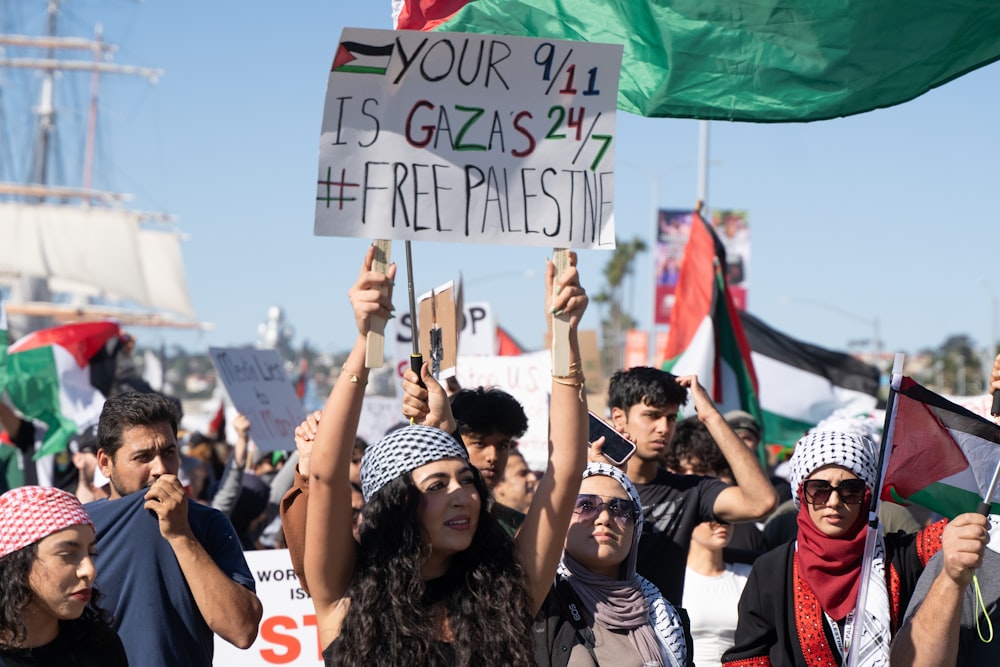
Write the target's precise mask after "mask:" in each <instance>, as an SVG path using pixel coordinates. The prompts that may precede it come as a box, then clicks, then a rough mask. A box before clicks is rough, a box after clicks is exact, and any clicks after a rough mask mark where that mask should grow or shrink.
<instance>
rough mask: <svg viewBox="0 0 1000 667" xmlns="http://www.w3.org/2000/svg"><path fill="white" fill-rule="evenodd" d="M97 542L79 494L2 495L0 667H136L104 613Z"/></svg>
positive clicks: (42, 490) (35, 491)
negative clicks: (96, 579)
mask: <svg viewBox="0 0 1000 667" xmlns="http://www.w3.org/2000/svg"><path fill="white" fill-rule="evenodd" d="M94 540H95V537H94V524H93V522H92V521H91V520H90V516H89V515H88V514H87V510H85V509H84V508H83V505H81V504H80V501H79V500H77V498H76V496H74V495H73V494H71V493H67V492H66V491H62V490H60V489H55V488H52V487H45V486H22V487H19V488H16V489H13V490H11V491H8V492H7V493H5V494H3V495H2V496H0V665H4V666H5V667H14V666H25V667H27V666H39V667H40V666H43V665H45V666H54V665H60V666H66V667H98V666H102V667H121V666H127V665H128V660H127V659H126V657H125V649H124V648H123V647H122V642H121V640H120V639H119V638H118V635H117V634H116V633H115V631H114V630H112V629H111V626H110V618H109V617H108V615H107V614H106V613H105V612H104V611H102V610H101V609H100V608H99V607H98V606H97V603H98V601H99V600H100V597H101V596H100V594H99V593H98V592H97V591H96V590H95V589H94V587H93V583H94V576H95V570H94V558H93V557H94V553H93V551H94Z"/></svg>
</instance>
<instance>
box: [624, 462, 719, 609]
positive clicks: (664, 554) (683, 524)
mask: <svg viewBox="0 0 1000 667" xmlns="http://www.w3.org/2000/svg"><path fill="white" fill-rule="evenodd" d="M727 486H728V485H727V484H726V483H725V482H723V481H721V480H719V479H716V478H714V477H702V476H700V475H675V474H673V473H671V472H667V471H666V470H664V469H662V468H661V469H660V470H659V472H658V473H657V474H656V479H654V480H653V481H652V482H650V483H649V484H636V485H635V487H636V489H638V491H639V499H640V500H641V501H642V516H643V520H644V523H643V528H642V539H640V540H639V559H638V562H637V564H636V569H637V570H638V572H639V574H641V575H642V576H644V577H646V578H647V579H649V580H650V581H651V582H653V583H654V584H655V585H656V587H657V588H659V589H660V592H661V593H662V594H663V597H665V598H667V600H669V601H670V602H671V603H672V604H673V605H674V606H675V607H680V606H682V605H681V599H682V596H683V594H684V568H685V567H686V566H687V553H688V546H689V545H690V544H691V533H692V532H693V531H694V528H695V526H697V525H698V524H699V523H702V522H703V521H711V520H712V519H714V518H715V513H714V511H713V508H714V506H715V499H716V498H717V497H718V496H719V494H720V493H721V492H722V491H723V490H724V489H726V488H727Z"/></svg>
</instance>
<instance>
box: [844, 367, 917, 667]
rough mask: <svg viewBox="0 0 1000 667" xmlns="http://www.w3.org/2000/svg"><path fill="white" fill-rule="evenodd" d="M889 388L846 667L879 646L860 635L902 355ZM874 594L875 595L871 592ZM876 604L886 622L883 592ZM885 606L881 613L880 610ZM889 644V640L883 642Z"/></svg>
mask: <svg viewBox="0 0 1000 667" xmlns="http://www.w3.org/2000/svg"><path fill="white" fill-rule="evenodd" d="M890 377H891V380H890V388H889V398H888V401H887V403H886V408H885V422H884V424H883V427H882V441H881V442H880V443H879V454H878V479H877V480H876V482H877V483H876V484H875V488H874V489H872V502H871V505H870V506H869V508H868V529H867V531H868V533H867V535H866V536H865V551H864V556H863V558H862V561H861V584H860V586H859V587H858V601H857V603H856V604H855V605H854V618H853V620H852V624H853V627H852V628H851V643H850V646H846V647H845V649H846V650H847V656H846V660H845V661H844V664H845V665H846V667H857V665H859V664H861V660H862V655H861V652H862V650H864V649H866V648H867V649H869V650H872V649H875V650H878V649H879V648H880V647H879V646H867V647H866V646H864V645H863V644H862V641H861V639H862V638H861V632H862V629H863V628H864V618H865V614H866V613H867V612H868V597H869V590H868V585H869V583H870V579H871V576H870V574H869V573H870V572H871V569H872V567H873V566H874V560H875V559H874V556H875V544H876V542H877V541H878V536H879V531H880V528H879V518H878V509H879V505H880V504H881V496H882V481H883V480H884V479H885V473H886V469H888V467H889V455H890V454H891V453H892V440H893V433H892V431H893V429H892V427H893V424H894V422H895V417H896V414H895V413H896V410H897V405H896V392H897V391H899V387H900V383H901V382H902V380H903V355H902V354H897V355H896V358H895V359H894V360H893V364H892V375H891V376H890ZM872 593H873V594H875V593H877V591H873V592H872ZM874 601H875V602H876V604H875V605H874V607H875V608H874V609H873V610H872V613H874V614H876V615H878V614H885V615H886V620H888V618H889V614H890V613H891V612H890V610H889V609H888V603H889V600H888V597H887V594H886V592H885V591H882V594H881V595H880V596H878V597H877V598H875V600H874ZM883 605H884V606H885V608H884V609H880V607H882V606H883ZM885 641H886V642H888V638H886V639H885Z"/></svg>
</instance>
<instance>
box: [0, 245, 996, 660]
mask: <svg viewBox="0 0 1000 667" xmlns="http://www.w3.org/2000/svg"><path fill="white" fill-rule="evenodd" d="M372 259H373V257H372V252H371V251H369V252H368V253H367V255H366V256H365V259H364V262H363V265H362V268H361V271H360V273H359V277H358V279H357V281H356V282H355V284H354V285H353V286H352V287H351V289H350V292H349V298H350V304H351V309H352V312H353V316H354V319H355V322H356V324H357V333H358V336H357V339H356V342H355V344H354V346H353V348H352V350H351V352H350V353H349V355H348V358H347V361H346V362H345V364H344V368H343V371H342V373H341V374H340V377H339V379H338V380H337V382H336V384H335V386H334V388H333V390H332V391H331V394H330V397H329V400H328V401H327V403H326V405H325V406H324V408H323V409H322V410H317V411H315V412H313V413H311V414H309V415H307V417H306V419H305V420H304V421H303V422H302V423H301V425H299V426H298V428H296V430H295V433H294V442H290V443H289V450H288V451H286V452H280V451H279V452H269V451H268V452H262V451H259V450H257V448H256V447H255V445H254V443H253V430H254V425H253V424H252V423H251V422H250V420H248V419H247V418H246V417H245V416H244V415H242V414H237V415H236V416H235V418H233V419H232V423H231V427H232V431H233V432H234V433H235V438H234V439H233V441H232V442H226V439H225V435H224V433H225V431H224V430H222V429H220V430H219V431H218V432H216V433H197V432H195V433H183V432H180V431H179V423H180V414H179V410H178V408H179V404H178V402H176V401H173V400H170V399H168V398H166V397H164V396H162V395H160V394H158V393H156V392H152V391H139V392H135V391H120V392H117V393H116V394H115V395H112V396H110V397H109V398H108V400H107V402H106V403H105V406H104V410H103V412H102V414H101V418H100V421H99V423H98V424H96V425H94V426H93V427H91V428H88V429H85V430H84V431H83V432H81V433H79V434H78V435H77V436H76V437H75V438H74V439H73V441H72V442H71V443H70V446H69V448H68V450H67V452H66V453H65V455H64V456H63V457H62V459H61V461H62V465H63V468H64V470H62V472H61V473H59V474H56V473H52V474H51V475H50V476H46V475H42V476H41V477H43V478H42V479H39V478H38V475H37V471H31V474H28V475H26V478H25V480H24V481H25V482H26V483H25V484H23V485H11V484H10V483H9V480H10V479H11V476H10V475H7V477H6V479H7V481H8V483H7V486H8V487H12V486H13V488H8V489H4V490H5V491H6V492H5V493H3V495H0V665H70V664H72V665H82V666H85V667H86V666H89V665H112V666H116V665H126V664H131V665H151V666H154V665H155V666H160V665H162V666H163V667H167V666H169V665H206V666H207V665H211V664H212V657H213V648H212V646H213V642H214V640H215V637H216V636H219V637H222V638H223V639H225V640H226V641H228V642H230V643H232V644H234V645H235V646H237V647H240V648H246V647H249V646H250V645H252V644H253V642H254V640H255V639H256V636H257V631H258V624H259V623H260V619H261V616H262V613H263V608H262V605H261V603H260V600H259V599H258V598H257V596H256V595H255V592H254V580H253V577H252V576H251V573H250V571H249V568H248V567H247V563H246V559H245V556H244V553H245V552H246V551H249V550H256V549H275V548H287V549H288V553H289V556H290V559H291V562H292V566H293V568H294V570H295V572H296V574H297V575H298V577H299V581H300V584H301V587H302V588H303V589H304V590H307V591H308V592H309V594H310V596H311V599H312V603H313V604H314V606H315V611H316V619H317V621H316V623H317V632H318V636H319V639H320V643H321V647H322V649H323V658H324V661H325V662H326V664H328V665H370V664H380V665H381V664H384V665H404V664H405V665H453V664H454V665H531V664H539V665H572V666H574V667H575V666H580V665H671V666H675V667H685V666H689V665H695V664H696V665H698V667H706V666H710V665H733V666H735V667H751V666H753V667H758V666H763V665H804V664H829V665H841V664H845V656H846V655H847V654H848V651H849V650H850V647H851V645H852V644H854V645H855V652H856V653H857V654H858V655H859V656H860V657H859V658H858V662H857V663H856V664H858V665H866V666H867V665H884V664H888V660H889V656H890V650H891V652H892V653H891V655H892V656H893V659H894V661H895V662H894V664H907V665H910V664H914V665H916V664H928V665H954V664H972V663H966V662H963V660H966V657H965V656H968V655H974V656H977V657H976V659H977V660H983V659H986V658H983V657H982V656H990V658H989V659H994V658H995V657H996V655H997V652H996V651H995V650H993V649H990V648H986V649H984V648H983V646H981V644H983V642H978V644H976V645H975V646H973V644H975V643H976V642H974V640H973V639H970V632H971V630H970V627H973V628H974V627H976V622H977V615H976V614H975V613H971V614H970V613H966V610H965V607H964V606H963V605H965V606H968V604H970V602H969V600H967V599H966V597H965V596H964V594H965V592H966V591H967V589H968V584H969V582H970V581H971V578H972V573H973V572H974V571H975V569H976V568H978V567H980V566H982V565H983V562H984V559H985V562H986V563H987V564H988V566H989V568H990V570H989V572H990V573H992V572H993V571H997V568H996V567H995V562H994V561H996V556H995V555H990V556H989V557H988V558H987V557H986V556H985V553H987V552H984V548H985V545H986V544H987V542H988V541H989V534H990V530H991V524H990V521H989V520H988V519H987V518H986V517H985V516H982V515H977V514H969V515H960V516H959V517H956V518H955V519H953V520H952V521H951V522H948V521H946V520H943V519H940V517H936V516H929V515H928V514H927V513H918V514H916V515H914V514H912V513H910V512H909V511H908V510H907V509H905V508H899V507H897V506H892V507H893V508H894V509H887V508H888V507H889V505H888V504H886V503H884V504H883V505H882V507H883V511H884V512H885V514H884V515H883V521H882V524H883V530H882V534H881V535H880V536H879V537H878V538H877V543H876V544H875V547H874V550H873V552H874V559H875V561H876V565H875V566H874V567H872V568H869V569H864V568H863V567H862V562H863V557H864V553H865V545H866V532H867V531H866V528H867V526H868V523H869V517H868V515H867V508H868V506H869V504H870V501H871V498H872V494H874V493H877V492H878V489H877V484H876V483H877V479H878V454H877V452H878V441H879V433H878V429H877V428H876V425H875V424H874V423H873V420H872V419H871V417H870V416H868V417H858V416H850V417H847V416H840V415H835V416H833V417H832V418H831V419H829V420H827V421H825V422H823V423H821V424H820V425H818V426H817V427H815V428H813V429H811V430H810V431H809V432H808V433H806V434H804V435H803V437H802V439H801V440H800V441H799V442H798V443H797V445H796V447H795V449H794V453H793V454H792V457H791V459H790V460H789V461H788V462H787V464H786V465H785V466H783V470H784V474H783V475H780V474H777V472H776V470H775V469H774V468H773V467H770V466H765V465H762V464H761V457H760V456H759V452H760V448H761V446H762V443H761V432H762V429H761V425H760V424H759V423H758V422H757V421H756V420H755V419H754V417H753V416H752V415H750V414H748V413H746V412H741V411H736V412H731V413H726V414H723V413H721V412H720V411H719V409H718V408H717V406H716V405H715V403H714V402H713V401H712V399H711V397H710V396H709V395H708V394H707V392H706V391H705V389H704V388H703V387H702V385H701V384H700V383H699V381H698V378H697V377H695V376H683V377H675V376H673V375H671V374H669V373H665V372H663V371H660V370H658V369H653V368H646V367H640V368H631V369H627V370H621V371H618V372H617V373H615V374H614V376H613V377H612V378H611V380H610V385H609V389H608V400H607V405H608V414H607V418H608V420H609V421H610V422H611V423H612V424H613V426H614V427H615V428H616V429H617V430H618V431H620V432H622V433H624V434H626V435H627V437H628V438H629V439H630V440H631V441H632V442H633V443H634V444H635V452H634V454H633V455H632V457H631V458H630V459H629V460H627V461H625V462H624V463H622V464H612V463H611V462H610V461H608V460H607V459H606V458H605V457H604V456H603V455H602V453H601V449H602V445H603V440H598V441H596V442H594V443H587V442H586V441H587V431H586V430H585V429H586V422H587V412H588V406H587V399H586V391H585V389H586V385H585V381H586V380H585V378H584V376H583V372H582V360H581V357H580V346H579V341H578V339H577V326H578V324H579V321H580V318H581V316H582V314H583V312H584V311H585V309H586V308H587V305H588V297H587V293H586V291H585V290H584V288H583V287H582V286H581V285H580V283H579V274H578V273H577V271H576V267H575V264H576V258H575V255H573V254H572V253H571V254H570V261H569V266H568V268H566V269H564V270H563V271H562V272H561V273H558V272H557V271H556V268H555V266H554V265H553V264H552V263H551V262H550V263H547V270H546V296H545V299H546V301H545V303H546V305H547V310H546V312H545V313H544V315H545V317H546V320H548V319H549V318H551V316H552V314H553V313H554V314H556V315H557V316H559V317H560V318H562V320H563V321H565V322H566V323H567V327H566V329H565V330H564V331H563V333H562V334H561V335H562V336H563V338H562V339H560V340H556V341H555V345H556V346H557V347H561V348H563V349H564V350H565V351H566V353H567V354H568V357H569V360H568V370H564V371H561V372H559V373H558V374H554V375H553V377H552V385H551V390H550V391H551V394H550V396H551V399H550V400H551V405H550V410H549V423H548V425H547V426H548V433H549V441H550V442H549V455H548V460H547V462H546V467H545V469H544V470H532V469H531V467H530V466H529V465H528V463H527V461H526V460H525V458H524V456H523V455H522V454H521V453H520V452H519V451H518V449H517V441H518V438H520V437H521V436H523V435H524V433H525V432H526V430H527V427H528V421H527V417H526V414H525V411H524V409H523V407H522V406H521V405H520V404H519V403H518V401H517V400H516V399H514V397H513V396H511V395H510V394H507V393H506V392H503V391H501V390H499V389H496V388H490V387H468V388H461V387H457V386H456V385H455V383H453V382H452V383H448V384H441V383H438V382H437V381H436V380H435V378H434V377H432V376H431V375H430V373H429V368H428V366H427V365H425V366H424V368H423V369H421V370H420V372H419V373H418V372H416V371H415V370H408V371H406V373H405V375H404V381H403V398H402V401H401V412H400V416H401V417H402V418H403V421H401V422H399V423H397V424H394V425H392V426H391V427H390V428H389V429H388V432H387V433H386V435H385V436H384V437H382V438H380V439H379V440H377V441H375V442H371V443H369V442H366V441H365V440H363V439H361V438H359V437H358V436H357V427H358V422H359V419H360V415H361V411H362V409H363V403H364V399H365V385H366V382H367V376H368V369H367V368H366V367H365V363H364V359H365V353H366V334H367V333H368V329H369V325H370V322H371V321H372V319H373V318H378V317H388V316H389V315H390V313H391V310H392V300H391V299H392V280H393V274H394V267H392V268H390V270H389V272H388V273H379V272H376V271H373V270H372ZM539 314H540V316H541V315H543V313H542V312H540V313H539ZM992 380H993V381H992V385H991V388H992V389H993V390H994V391H997V390H1000V356H998V357H997V359H996V362H995V364H994V368H993V378H992ZM132 388H135V387H132ZM140 389H142V388H141V387H140ZM685 404H686V405H687V406H688V408H689V409H688V410H687V414H691V412H692V411H691V410H690V408H693V409H694V415H693V416H689V417H687V418H685V419H678V415H679V412H680V410H681V408H682V406H685ZM0 424H2V426H3V427H4V430H5V431H6V433H7V442H9V443H11V444H8V445H7V446H8V447H12V446H16V445H14V444H13V443H16V442H19V441H26V440H27V439H28V438H30V437H33V436H32V435H31V433H30V431H31V430H33V429H35V428H36V427H37V425H36V424H33V423H32V422H31V421H30V420H26V419H24V418H22V417H21V416H20V415H18V414H17V413H16V412H15V411H14V410H12V409H11V408H10V407H9V406H7V405H4V404H0ZM387 426H388V425H387ZM292 445H294V449H292ZM53 465H55V464H53ZM781 470H782V469H779V470H778V471H779V472H780V471H781ZM33 475H34V478H33V477H32V476H33ZM57 487H61V488H57ZM994 518H995V517H994ZM995 525H996V522H995V523H994V524H993V526H995ZM991 546H995V545H991ZM939 552H940V553H939ZM936 554H937V555H936ZM928 563H930V564H931V565H930V566H928ZM925 570H926V575H925V576H923V577H922V575H923V574H924V573H925ZM863 572H869V577H868V579H867V580H864V581H863V580H862V579H863V577H862V573H863ZM983 588H984V590H986V591H987V594H988V598H989V599H987V600H986V604H987V605H991V606H990V607H989V609H990V610H994V611H988V615H989V616H990V617H991V618H992V616H993V615H994V614H995V608H996V605H995V602H996V598H997V595H996V594H994V593H993V591H994V590H996V584H995V583H994V582H992V581H989V582H987V583H986V584H984V587H983ZM859 591H866V593H865V594H866V595H867V596H868V597H867V598H866V599H869V600H876V601H881V602H882V604H881V606H880V605H879V604H868V606H867V608H865V609H864V610H863V611H862V612H859V611H858V609H859V607H858V600H859V599H860V595H861V593H860V592H859ZM856 613H858V614H862V613H863V615H862V616H859V617H858V618H855V614H856ZM897 634H898V635H899V637H900V641H899V642H897V643H896V644H893V643H892V639H893V638H894V637H895V636H896V635H897ZM935 638H936V639H937V640H938V641H935ZM859 648H860V650H859ZM817 656H818V657H817ZM814 660H820V662H815V663H814ZM976 664H987V663H983V662H977V663H976Z"/></svg>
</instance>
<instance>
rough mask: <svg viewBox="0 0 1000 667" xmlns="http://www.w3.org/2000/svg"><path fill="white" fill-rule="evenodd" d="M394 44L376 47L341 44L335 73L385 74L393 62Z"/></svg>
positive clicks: (335, 63)
mask: <svg viewBox="0 0 1000 667" xmlns="http://www.w3.org/2000/svg"><path fill="white" fill-rule="evenodd" d="M392 49H393V45H392V44H386V45H383V46H375V45H372V44H361V43H359V42H341V43H340V45H339V46H338V47H337V55H336V56H334V58H333V67H331V68H330V69H331V71H333V72H354V73H355V74H379V75H381V74H385V72H386V70H387V69H389V62H390V61H391V60H392Z"/></svg>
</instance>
